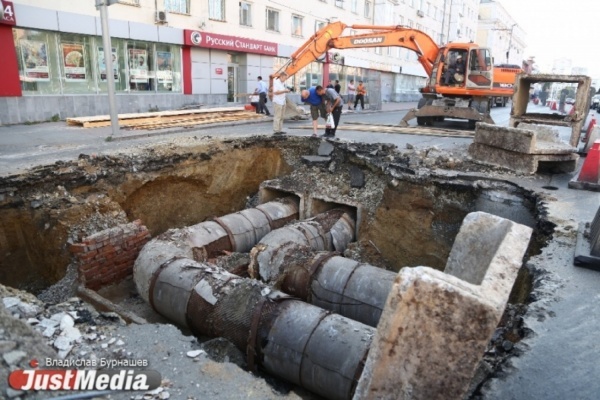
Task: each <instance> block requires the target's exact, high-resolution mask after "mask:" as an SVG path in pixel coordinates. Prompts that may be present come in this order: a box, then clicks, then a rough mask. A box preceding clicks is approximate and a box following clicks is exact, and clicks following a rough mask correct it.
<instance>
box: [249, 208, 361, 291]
mask: <svg viewBox="0 0 600 400" xmlns="http://www.w3.org/2000/svg"><path fill="white" fill-rule="evenodd" d="M354 229H355V223H354V220H353V219H352V217H350V216H349V215H348V214H347V213H345V212H344V211H343V210H337V209H334V210H329V211H326V212H324V213H322V214H319V215H317V216H315V217H313V218H310V219H307V220H305V221H301V222H296V223H294V224H290V225H287V226H285V227H283V228H280V229H277V230H274V231H272V232H270V233H269V234H268V235H266V236H265V237H264V238H262V239H261V240H260V242H259V244H258V245H256V246H255V247H254V248H253V249H252V251H251V252H250V255H251V261H250V266H249V267H248V272H249V273H250V276H252V277H253V278H257V279H261V280H263V281H265V282H272V283H274V282H277V281H278V280H279V277H280V275H281V273H282V272H283V270H284V269H285V264H284V257H283V256H284V254H286V249H295V248H298V247H302V246H303V247H308V248H310V249H312V250H314V251H322V250H327V251H339V252H343V251H344V250H345V249H346V247H347V246H348V244H349V243H350V242H351V241H352V240H354Z"/></svg>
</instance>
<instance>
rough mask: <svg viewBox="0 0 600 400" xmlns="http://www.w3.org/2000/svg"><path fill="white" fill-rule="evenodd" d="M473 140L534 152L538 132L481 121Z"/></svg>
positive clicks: (522, 151) (515, 150) (514, 149)
mask: <svg viewBox="0 0 600 400" xmlns="http://www.w3.org/2000/svg"><path fill="white" fill-rule="evenodd" d="M473 142H474V143H481V144H486V145H488V146H492V147H497V148H500V149H505V150H510V151H514V152H517V153H525V154H533V153H535V148H536V134H535V132H534V131H532V130H527V129H517V128H505V127H503V126H497V125H492V124H486V123H484V122H480V123H478V124H477V127H476V128H475V137H474V138H473Z"/></svg>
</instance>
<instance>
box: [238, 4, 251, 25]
mask: <svg viewBox="0 0 600 400" xmlns="http://www.w3.org/2000/svg"><path fill="white" fill-rule="evenodd" d="M240 25H244V26H252V4H250V3H248V2H245V1H240Z"/></svg>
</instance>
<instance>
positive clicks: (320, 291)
mask: <svg viewBox="0 0 600 400" xmlns="http://www.w3.org/2000/svg"><path fill="white" fill-rule="evenodd" d="M265 238H266V237H265ZM257 246H260V244H259V245H257ZM253 254H254V252H253ZM271 255H272V258H271V259H268V258H262V259H257V258H255V257H252V261H251V265H252V268H251V271H252V275H255V276H269V277H270V280H267V281H265V282H266V283H268V284H270V285H273V286H274V287H275V288H276V289H278V290H281V291H283V292H285V293H288V294H290V295H292V296H295V297H298V298H300V299H302V300H304V301H306V302H308V303H311V304H313V305H315V306H318V307H322V308H324V309H326V310H329V311H333V312H336V313H338V314H340V315H343V316H345V317H348V318H351V319H354V320H356V321H359V322H362V323H363V324H367V325H369V326H377V323H378V322H379V318H380V317H381V313H382V311H383V309H384V307H385V302H386V299H387V296H388V294H389V292H390V290H391V288H392V285H393V283H394V279H395V277H396V273H394V272H392V271H386V270H384V269H382V268H378V267H375V266H372V265H369V264H363V263H359V262H358V261H355V260H351V259H349V258H345V257H341V256H339V255H338V254H337V253H334V252H314V251H312V249H309V248H308V247H307V246H287V247H285V248H280V249H278V251H273V252H272V253H271ZM273 264H277V265H279V266H280V268H279V269H278V270H277V274H273V273H271V271H272V270H273V268H272V267H273ZM263 269H264V270H267V271H268V272H267V273H262V272H261V271H262V270H263ZM256 271H258V273H256Z"/></svg>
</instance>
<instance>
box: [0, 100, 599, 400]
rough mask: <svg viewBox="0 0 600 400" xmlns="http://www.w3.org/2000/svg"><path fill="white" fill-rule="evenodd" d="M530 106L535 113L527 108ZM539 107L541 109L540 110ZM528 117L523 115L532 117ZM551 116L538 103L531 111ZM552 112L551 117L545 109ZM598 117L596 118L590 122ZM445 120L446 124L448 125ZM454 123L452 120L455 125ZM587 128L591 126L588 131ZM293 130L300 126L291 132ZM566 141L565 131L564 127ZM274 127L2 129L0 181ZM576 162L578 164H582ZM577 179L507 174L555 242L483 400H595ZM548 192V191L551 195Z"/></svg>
mask: <svg viewBox="0 0 600 400" xmlns="http://www.w3.org/2000/svg"><path fill="white" fill-rule="evenodd" d="M532 107H533V106H532ZM536 107H538V106H536ZM528 111H529V110H528ZM539 111H548V109H547V108H545V109H544V108H542V107H541V106H539V107H538V108H537V109H536V110H534V111H532V112H539ZM405 112H406V110H393V111H391V110H390V111H387V112H378V113H366V112H365V113H362V114H344V115H343V116H342V119H341V121H342V125H344V124H347V123H350V122H359V123H369V124H397V123H398V122H399V121H400V120H401V119H402V117H403V116H404V114H405ZM509 112H510V108H509V107H506V108H494V109H493V110H492V118H493V119H494V120H495V121H496V124H498V125H501V126H506V125H507V124H508V119H509ZM548 112H549V111H548ZM593 113H594V112H593V111H592V112H591V113H590V115H592V114H593ZM449 123H450V122H449ZM452 124H454V122H452ZM284 126H285V130H287V131H288V134H289V135H294V136H309V135H311V134H312V130H311V129H304V128H305V127H308V126H310V121H301V122H286V123H285V124H284ZM585 126H587V123H586V125H585ZM294 128H299V129H294ZM559 131H560V136H561V138H562V139H563V140H568V137H569V135H570V132H569V130H568V129H560V130H559ZM271 133H272V126H271V120H270V119H267V118H265V120H264V121H263V122H258V123H252V124H248V123H244V124H221V125H215V126H212V127H202V128H197V129H186V130H179V131H177V130H170V131H163V132H157V134H156V135H153V136H148V135H147V136H139V132H135V134H136V135H138V136H136V137H132V133H131V132H123V134H122V135H121V134H120V135H119V136H118V137H115V138H114V139H115V140H113V141H110V142H109V141H106V140H105V139H106V138H107V137H108V136H110V128H95V129H83V128H76V127H69V126H66V124H65V123H64V122H57V123H44V124H39V125H20V126H8V127H0V177H1V176H6V175H10V174H13V173H16V172H19V171H23V170H24V169H26V168H29V167H32V166H35V165H39V164H47V163H50V162H54V161H56V160H59V159H62V160H67V159H75V158H77V157H78V156H79V154H81V153H85V154H94V153H95V154H101V153H108V152H114V151H119V152H128V151H131V149H132V148H135V147H138V146H145V145H147V144H150V143H169V142H172V141H173V140H175V139H176V138H179V137H196V138H197V139H198V140H202V138H203V137H205V136H211V137H217V136H219V137H243V136H254V135H270V134H271ZM338 137H339V138H340V139H341V140H356V141H362V142H372V143H375V142H381V143H390V144H394V145H396V146H398V147H399V148H404V147H405V146H406V144H407V143H410V144H411V145H413V146H415V147H417V148H419V147H421V146H422V147H429V146H432V145H435V146H438V147H440V148H446V149H452V148H453V147H456V146H464V145H467V144H469V143H470V142H471V141H472V139H471V138H442V137H433V136H422V135H407V134H389V133H381V132H359V131H352V130H340V131H338ZM581 161H583V159H582V160H580V164H581ZM574 175H575V174H574V173H572V174H560V175H551V174H536V175H533V176H525V177H523V176H516V175H506V176H504V177H502V179H506V180H509V181H512V182H514V183H516V184H519V185H521V186H522V187H524V188H526V189H529V190H531V191H532V192H535V193H537V194H539V195H540V198H542V199H543V206H542V207H541V208H542V209H544V210H545V212H547V213H548V219H549V220H550V221H551V222H553V223H555V224H556V229H555V232H554V235H553V238H552V239H551V240H550V241H549V243H547V245H546V247H544V248H543V250H542V253H541V254H539V255H537V256H535V257H532V258H531V259H530V260H529V261H528V263H529V264H530V265H531V266H532V267H533V268H535V269H537V270H540V271H543V273H542V274H541V275H540V277H539V278H538V281H537V282H536V289H535V290H536V298H534V299H533V301H532V303H530V304H529V307H528V311H527V314H526V315H525V317H524V324H525V327H526V328H528V329H531V331H532V334H531V335H530V336H529V337H527V338H526V339H525V340H523V341H522V342H520V343H519V344H518V345H517V347H518V349H519V350H521V351H522V354H521V355H520V356H519V357H515V358H513V359H512V360H511V362H510V365H511V366H510V368H506V369H505V374H501V375H499V376H497V377H495V378H494V379H492V380H491V381H490V382H489V383H488V385H487V386H486V388H485V390H484V395H483V398H484V399H498V400H504V399H517V400H521V399H522V400H531V399H544V400H548V399H577V400H588V399H589V400H592V399H598V398H600V381H599V380H598V379H597V377H598V376H600V366H599V364H598V361H597V355H598V350H599V349H598V340H597V339H596V335H597V333H598V332H599V331H600V295H599V294H598V289H599V288H600V272H595V271H590V270H587V269H582V268H579V267H575V266H573V257H574V252H575V236H576V235H575V234H574V232H576V230H577V228H578V225H579V224H580V223H586V222H591V220H592V219H593V217H594V214H595V213H596V211H597V210H598V208H599V206H600V196H599V195H598V193H597V192H590V191H584V190H572V189H569V188H568V182H569V180H570V179H572V178H573V176H574ZM549 187H553V188H555V189H553V188H549Z"/></svg>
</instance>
